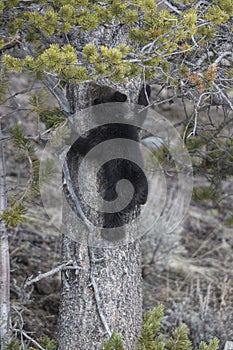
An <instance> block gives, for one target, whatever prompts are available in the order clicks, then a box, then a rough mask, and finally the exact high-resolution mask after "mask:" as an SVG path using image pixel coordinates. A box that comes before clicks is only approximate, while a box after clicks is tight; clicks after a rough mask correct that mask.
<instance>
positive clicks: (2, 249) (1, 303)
mask: <svg viewBox="0 0 233 350" xmlns="http://www.w3.org/2000/svg"><path fill="white" fill-rule="evenodd" d="M1 140H2V131H1V127H0V213H2V212H3V210H5V209H6V204H7V202H6V171H5V159H4V149H3V141H1ZM9 327H10V258H9V244H8V233H7V230H6V226H5V223H4V221H1V222H0V348H1V349H2V350H4V349H5V346H6V343H7V341H8V340H9Z"/></svg>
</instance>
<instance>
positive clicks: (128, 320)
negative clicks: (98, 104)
mask: <svg viewBox="0 0 233 350" xmlns="http://www.w3.org/2000/svg"><path fill="white" fill-rule="evenodd" d="M139 84H140V80H135V81H133V80H132V82H131V83H130V84H128V86H122V87H121V89H120V90H121V91H122V89H123V91H125V92H128V91H130V92H131V96H130V97H129V99H128V100H129V102H136V101H137V98H138V91H139ZM115 87H116V86H115ZM127 89H128V91H127ZM127 95H128V96H129V93H127ZM68 98H69V100H70V102H71V106H72V107H73V110H74V111H77V109H78V110H79V109H82V108H85V107H86V106H87V105H88V98H89V85H88V84H82V85H79V86H78V87H70V89H69V91H68ZM71 157H72V155H71ZM72 161H73V160H72V159H68V162H70V163H72ZM71 172H75V167H73V168H72V167H71ZM71 175H72V174H71ZM73 175H74V176H73V178H74V179H75V174H73ZM74 182H75V180H74ZM75 215H76V214H74V212H73V211H72V210H71V209H70V207H69V206H68V205H66V204H64V213H63V218H64V219H63V224H64V231H63V232H64V235H63V238H62V258H63V260H64V261H69V260H73V262H74V267H76V269H71V270H66V271H64V272H63V273H62V289H61V303H60V313H59V326H58V342H59V350H76V349H79V350H84V349H85V350H86V349H88V350H94V349H99V347H100V345H101V344H102V342H103V340H106V339H108V338H109V336H110V334H111V333H112V332H117V333H121V334H122V336H123V342H124V346H125V349H128V350H132V349H133V348H134V345H135V340H136V337H137V335H138V333H139V331H140V327H141V320H142V294H141V246H140V242H139V241H138V240H137V241H135V242H133V243H130V244H128V245H124V246H120V247H118V246H116V248H99V247H98V248H93V247H88V246H87V244H85V241H83V243H82V244H81V243H77V242H75V241H73V240H72V239H71V238H70V237H73V236H75V235H76V234H77V232H78V235H79V236H80V234H81V233H82V232H84V231H83V228H82V227H81V226H80V225H79V224H77V220H76V219H75ZM135 229H137V228H136V227H134V229H132V230H135Z"/></svg>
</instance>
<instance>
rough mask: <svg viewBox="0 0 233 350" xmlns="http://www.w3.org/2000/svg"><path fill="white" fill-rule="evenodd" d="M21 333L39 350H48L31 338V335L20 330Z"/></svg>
mask: <svg viewBox="0 0 233 350" xmlns="http://www.w3.org/2000/svg"><path fill="white" fill-rule="evenodd" d="M20 332H21V333H22V334H23V336H24V337H25V338H27V339H29V340H30V341H31V342H32V343H33V344H35V345H36V346H37V347H38V349H40V350H46V349H45V348H43V347H42V346H41V345H40V344H39V343H38V342H37V341H36V340H35V339H33V338H32V337H30V335H28V334H27V333H26V332H25V331H24V330H23V329H21V330H20Z"/></svg>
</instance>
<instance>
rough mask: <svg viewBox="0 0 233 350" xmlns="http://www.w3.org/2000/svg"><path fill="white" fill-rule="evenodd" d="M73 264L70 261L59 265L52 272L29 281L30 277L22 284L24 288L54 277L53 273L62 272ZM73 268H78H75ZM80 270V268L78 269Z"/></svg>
mask: <svg viewBox="0 0 233 350" xmlns="http://www.w3.org/2000/svg"><path fill="white" fill-rule="evenodd" d="M71 264H73V261H72V260H70V261H68V262H67V263H64V264H61V265H59V266H56V267H54V268H53V269H52V270H50V271H47V272H45V273H41V274H40V275H38V276H36V277H35V278H32V279H30V277H29V278H28V279H27V281H26V282H25V283H24V288H26V287H28V286H30V285H31V284H33V283H35V282H38V281H40V280H42V279H43V278H46V277H49V276H52V275H54V274H55V273H57V272H59V271H61V270H63V269H64V268H65V267H68V266H69V265H71ZM75 268H78V267H77V266H76V267H75ZM80 269H81V267H80Z"/></svg>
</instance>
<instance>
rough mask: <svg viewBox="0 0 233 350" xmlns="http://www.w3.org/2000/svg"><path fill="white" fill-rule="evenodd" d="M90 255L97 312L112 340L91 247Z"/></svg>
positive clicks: (89, 249)
mask: <svg viewBox="0 0 233 350" xmlns="http://www.w3.org/2000/svg"><path fill="white" fill-rule="evenodd" d="M88 253H89V259H90V281H91V285H92V287H93V289H94V295H95V301H96V306H97V310H98V313H99V317H100V319H101V322H102V324H103V326H104V328H105V330H106V332H107V333H108V336H109V338H110V337H111V335H112V333H111V331H110V328H109V326H108V323H107V320H106V318H105V316H104V313H103V311H102V308H101V302H100V295H99V289H98V286H97V283H96V281H95V278H94V276H93V265H94V263H95V261H96V259H95V257H94V253H93V251H92V250H91V247H90V246H89V247H88Z"/></svg>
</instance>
